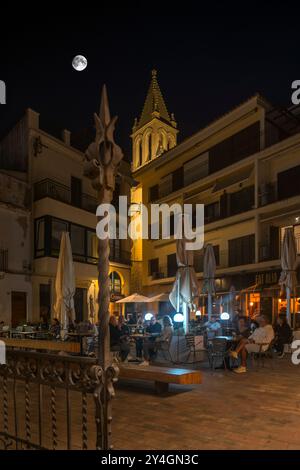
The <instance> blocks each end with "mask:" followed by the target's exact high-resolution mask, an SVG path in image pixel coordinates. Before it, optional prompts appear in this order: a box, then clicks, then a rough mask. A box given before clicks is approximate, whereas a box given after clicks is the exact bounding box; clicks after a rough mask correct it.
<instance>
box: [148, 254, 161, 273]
mask: <svg viewBox="0 0 300 470" xmlns="http://www.w3.org/2000/svg"><path fill="white" fill-rule="evenodd" d="M158 272H159V260H158V258H154V259H149V264H148V275H149V276H153V274H155V273H158Z"/></svg>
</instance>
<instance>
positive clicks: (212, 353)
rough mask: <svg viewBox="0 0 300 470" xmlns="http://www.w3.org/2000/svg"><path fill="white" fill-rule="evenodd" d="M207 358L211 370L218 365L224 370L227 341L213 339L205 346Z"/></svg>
mask: <svg viewBox="0 0 300 470" xmlns="http://www.w3.org/2000/svg"><path fill="white" fill-rule="evenodd" d="M207 356H208V362H209V365H210V368H211V370H214V369H215V368H216V366H219V365H220V364H223V365H224V368H225V369H226V368H227V367H226V361H225V359H226V357H227V356H228V349H227V341H226V339H225V338H224V339H223V338H213V339H211V340H209V341H208V344H207Z"/></svg>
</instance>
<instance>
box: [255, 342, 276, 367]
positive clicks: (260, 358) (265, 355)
mask: <svg viewBox="0 0 300 470" xmlns="http://www.w3.org/2000/svg"><path fill="white" fill-rule="evenodd" d="M274 344H275V339H273V340H272V341H271V342H270V343H268V344H261V345H260V350H259V352H257V353H255V352H252V353H251V354H250V357H251V362H252V366H253V367H254V366H255V362H256V365H257V368H260V367H265V359H270V365H271V368H272V369H274ZM263 346H268V348H267V349H266V350H265V351H263V350H262V348H263Z"/></svg>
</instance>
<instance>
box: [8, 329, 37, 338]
mask: <svg viewBox="0 0 300 470" xmlns="http://www.w3.org/2000/svg"><path fill="white" fill-rule="evenodd" d="M37 333H39V332H38V331H18V330H10V337H11V338H14V337H19V338H20V337H21V338H26V337H28V338H29V337H30V336H31V337H33V336H36V334H37Z"/></svg>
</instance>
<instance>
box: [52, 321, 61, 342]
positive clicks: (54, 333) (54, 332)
mask: <svg viewBox="0 0 300 470" xmlns="http://www.w3.org/2000/svg"><path fill="white" fill-rule="evenodd" d="M60 330H61V327H60V322H59V320H58V318H54V319H53V323H52V325H51V328H50V334H51V335H52V336H54V338H56V339H58V338H59V337H60Z"/></svg>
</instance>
